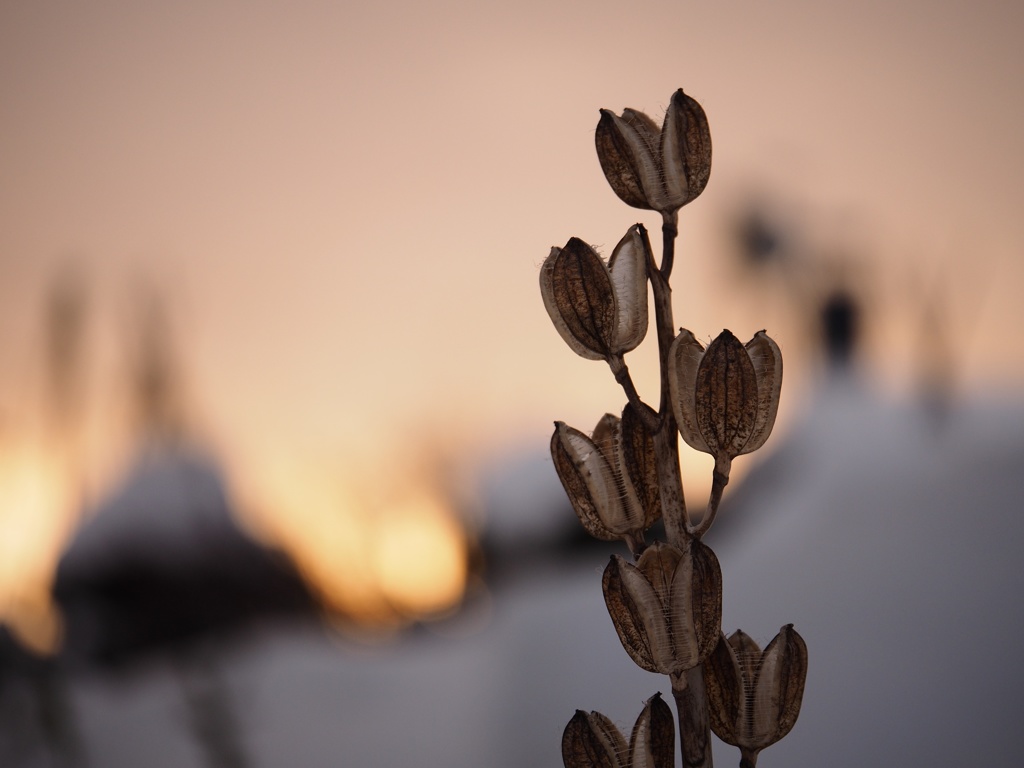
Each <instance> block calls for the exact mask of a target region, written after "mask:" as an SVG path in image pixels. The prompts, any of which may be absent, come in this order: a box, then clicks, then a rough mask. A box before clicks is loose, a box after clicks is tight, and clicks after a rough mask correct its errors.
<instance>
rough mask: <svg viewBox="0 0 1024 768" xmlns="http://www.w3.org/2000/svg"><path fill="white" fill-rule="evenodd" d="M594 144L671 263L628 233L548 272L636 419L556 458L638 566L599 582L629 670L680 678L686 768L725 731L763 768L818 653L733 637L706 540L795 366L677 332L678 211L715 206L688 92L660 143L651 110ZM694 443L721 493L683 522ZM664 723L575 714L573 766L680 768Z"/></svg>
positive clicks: (583, 517)
mask: <svg viewBox="0 0 1024 768" xmlns="http://www.w3.org/2000/svg"><path fill="white" fill-rule="evenodd" d="M595 145H596V148H597V154H598V159H599V161H600V164H601V168H602V170H603V171H604V174H605V178H606V179H607V181H608V183H609V185H610V186H611V188H612V191H613V192H614V193H615V194H616V195H617V196H618V197H619V198H620V199H621V200H622V201H623V202H625V203H626V204H628V205H630V206H633V207H635V208H642V209H647V210H651V211H656V212H658V213H660V214H661V218H662V253H661V262H660V264H659V263H658V262H657V261H656V259H655V256H654V253H653V249H652V248H651V242H650V237H649V235H648V232H647V229H646V228H645V227H644V226H643V225H642V224H635V225H633V226H631V227H630V228H629V230H627V232H626V234H625V236H623V238H622V239H621V240H620V241H619V242H618V244H617V245H616V246H615V249H614V251H613V252H612V254H611V256H610V258H609V259H608V260H607V262H606V261H604V260H603V259H602V258H601V256H600V255H599V254H598V253H597V252H596V251H595V250H594V249H593V248H592V247H591V246H589V245H587V244H586V243H585V242H584V241H582V240H580V239H579V238H575V237H574V238H571V239H570V240H569V241H568V242H567V243H566V245H565V246H564V247H563V248H557V247H555V248H552V249H551V252H550V254H549V255H548V258H547V259H546V260H545V262H544V266H543V267H542V269H541V275H540V287H541V295H542V297H543V300H544V306H545V308H546V310H547V312H548V315H549V316H550V318H551V320H552V323H553V324H554V326H555V329H556V330H557V331H558V333H559V335H560V336H561V337H562V339H563V340H564V341H565V343H566V344H567V345H568V346H569V348H570V349H572V350H573V351H574V352H575V353H576V354H578V355H580V356H581V357H583V358H585V359H590V360H604V361H605V362H606V364H607V365H608V366H609V368H610V370H611V373H612V375H613V376H614V377H615V380H616V381H617V382H618V383H619V385H620V386H621V387H622V390H623V393H624V395H625V399H626V406H625V408H624V409H623V411H622V416H621V418H620V417H617V416H614V415H612V414H606V415H605V416H604V417H602V419H601V420H600V421H599V422H598V424H597V427H596V428H595V429H594V431H593V433H592V434H591V435H589V436H588V435H586V434H584V433H583V432H580V431H579V430H576V429H574V428H572V427H569V426H568V425H566V424H564V423H562V422H556V423H555V432H554V434H553V435H552V438H551V455H552V460H553V463H554V465H555V469H556V471H557V473H558V476H559V479H560V480H561V482H562V485H563V487H564V488H565V491H566V494H567V495H568V497H569V500H570V502H571V503H572V506H573V509H574V510H575V512H576V514H577V517H578V518H579V519H580V522H581V524H582V525H583V527H584V528H585V529H586V530H587V531H588V532H589V533H590V534H591V535H593V536H595V537H596V538H599V539H604V540H609V541H614V540H621V541H623V542H624V543H625V544H626V546H627V548H628V550H629V552H630V555H631V556H632V558H633V560H634V561H635V562H632V563H631V562H629V561H628V560H627V559H625V558H623V557H621V556H619V555H613V556H612V558H611V561H610V562H609V563H608V566H607V567H606V568H605V571H604V576H603V578H602V590H603V592H604V597H605V604H606V606H607V608H608V612H609V615H610V617H611V619H612V624H613V626H614V628H615V631H616V633H617V634H618V637H619V640H620V641H621V643H622V646H623V648H624V649H625V651H626V652H627V654H628V655H629V657H630V658H631V659H632V660H633V661H634V662H635V663H636V664H637V665H638V666H640V667H641V668H642V669H645V670H647V671H649V672H653V673H656V674H663V675H667V676H668V678H669V682H670V685H671V689H672V695H673V699H674V700H675V703H676V710H677V720H678V725H679V746H680V754H681V756H682V764H683V766H684V768H712V764H713V761H712V753H711V732H712V730H714V732H715V733H716V734H717V735H718V736H719V737H720V738H722V739H723V740H724V741H726V742H727V743H730V744H733V745H734V746H737V747H738V748H739V749H740V764H741V766H749V767H750V768H753V766H754V765H755V763H756V761H757V756H758V753H759V752H760V750H761V749H763V748H764V747H766V746H768V745H769V744H771V743H774V741H777V740H778V739H779V738H782V736H784V735H785V734H786V733H788V732H789V730H790V729H791V728H792V726H793V723H794V722H795V721H796V715H797V714H798V712H799V708H800V700H801V698H802V695H803V679H804V675H805V674H806V646H804V644H803V640H802V639H801V638H800V637H799V635H797V634H796V632H795V630H793V629H792V625H787V627H784V628H783V630H782V631H781V632H780V634H779V636H778V637H777V638H776V640H774V641H773V642H772V644H770V645H769V646H768V648H767V649H766V650H765V652H764V654H761V652H760V649H759V648H757V646H756V644H753V641H750V642H747V640H748V639H749V638H746V635H743V634H742V633H736V634H734V635H733V636H732V637H730V638H728V639H726V638H725V637H724V635H722V631H721V621H722V575H721V569H720V567H719V565H718V559H717V557H715V554H714V552H713V551H712V550H711V549H710V548H709V547H708V546H707V545H705V544H704V543H703V541H702V539H703V537H704V535H705V534H706V533H707V532H708V530H709V529H710V528H711V526H712V524H713V523H714V521H715V518H716V516H717V514H718V509H719V506H720V504H721V501H722V497H723V495H724V491H725V487H726V485H727V484H728V482H729V475H730V472H731V468H732V461H733V460H734V459H735V458H736V457H737V456H741V455H744V454H747V453H751V452H752V451H754V450H757V449H758V448H760V447H761V446H762V445H764V443H765V441H766V440H767V439H768V436H769V435H770V434H771V431H772V427H773V425H774V423H775V416H776V413H777V411H778V404H779V395H780V391H781V386H782V355H781V352H780V350H779V347H778V345H777V344H776V343H775V341H773V340H772V339H771V338H770V337H769V336H768V335H767V334H766V333H765V332H764V331H761V332H759V333H757V334H755V335H754V337H753V338H752V339H751V340H750V341H749V342H747V343H746V344H743V343H741V342H740V341H739V340H738V339H737V338H736V337H735V336H734V335H733V334H732V333H731V332H729V331H723V332H722V333H721V334H719V336H718V337H717V338H715V339H714V340H713V341H712V342H711V343H710V344H709V345H708V346H707V347H706V348H705V347H704V346H703V345H702V344H701V343H700V342H699V341H697V339H696V337H695V336H694V334H693V333H691V332H690V331H688V330H686V329H680V330H679V332H678V333H677V332H676V325H675V321H674V318H673V311H672V288H671V284H670V278H671V275H672V270H673V266H674V264H675V250H676V239H677V237H678V235H679V210H680V209H681V208H682V207H683V206H685V205H688V204H689V203H691V202H693V200H695V199H696V198H697V197H698V196H699V195H700V194H701V192H703V190H704V188H705V187H706V185H707V182H708V178H709V176H710V172H711V134H710V130H709V128H708V123H707V117H706V116H705V114H704V110H703V109H702V108H701V106H700V104H698V103H697V101H696V100H694V99H693V98H692V97H690V96H688V95H686V94H685V93H684V92H683V91H682V89H679V90H677V91H676V92H675V93H674V94H673V96H672V99H671V103H670V105H669V108H668V110H667V111H666V114H665V118H664V121H663V123H662V125H661V127H660V128H659V127H658V125H657V124H656V123H655V122H654V121H653V120H651V118H649V117H648V116H647V115H645V114H643V113H642V112H638V111H637V110H632V109H627V110H624V111H623V113H622V114H621V115H616V114H615V113H613V112H611V111H609V110H601V118H600V121H599V123H598V126H597V130H596V132H595ZM648 283H649V284H650V287H651V294H652V296H653V314H654V325H655V332H656V335H657V339H658V360H659V365H660V374H661V375H660V392H659V396H658V406H657V408H653V407H651V406H650V405H648V404H647V403H645V402H644V400H643V399H642V397H641V394H640V392H639V391H638V390H637V388H636V385H635V383H634V382H633V379H632V376H631V375H630V372H629V368H628V366H627V364H626V360H625V356H626V354H628V353H629V352H631V351H632V350H633V349H635V348H636V347H637V346H638V345H639V344H640V343H641V342H642V341H643V340H644V338H645V335H646V332H647V326H648V323H649V317H648V292H647V286H648ZM680 437H681V438H682V440H683V442H685V443H686V444H687V445H688V446H689V447H691V448H693V449H695V450H698V451H703V452H706V453H709V454H711V455H712V456H713V457H714V458H715V466H714V470H713V472H712V486H711V493H710V496H709V498H708V502H707V505H706V507H705V509H704V511H703V514H702V515H701V516H700V517H699V518H698V519H696V520H693V519H691V518H690V516H689V514H688V513H687V508H686V502H685V496H684V492H683V483H682V473H681V471H680V456H679V442H680ZM659 518H661V519H662V520H663V522H664V527H665V541H655V542H652V543H648V542H647V541H646V539H645V532H646V531H647V530H648V529H649V528H650V527H651V525H652V524H653V523H654V522H656V521H657V520H658V519H659ZM751 670H753V671H751ZM766 700H767V701H768V702H769V703H768V704H766V703H765V701H766ZM667 709H668V708H667V705H665V703H664V702H663V701H662V700H661V699H660V697H659V696H658V695H655V697H652V698H651V699H649V700H648V702H647V704H646V706H645V709H644V712H643V713H642V714H641V717H640V718H639V719H638V720H637V725H636V726H635V727H634V731H633V736H632V738H631V740H630V742H629V743H628V744H627V742H626V740H625V738H624V737H623V736H622V734H621V733H619V731H618V730H617V729H616V728H615V727H614V726H613V725H612V724H611V723H610V722H609V721H608V720H607V718H605V717H604V716H603V715H601V714H600V713H598V712H591V713H590V714H587V713H585V712H582V711H578V712H577V713H576V716H575V717H574V718H573V719H572V720H571V721H570V723H569V725H568V726H567V727H566V730H565V734H564V736H563V744H562V751H563V761H564V764H565V765H566V766H567V768H583V767H584V766H592V765H602V766H605V765H606V766H621V767H622V768H627V767H628V766H638V765H644V766H652V765H655V766H662V765H664V766H666V767H667V766H670V765H671V764H672V762H673V760H672V758H671V752H672V751H673V748H672V747H671V744H672V738H671V737H672V735H673V734H672V733H671V732H670V731H671V718H670V717H669V718H668V720H666V716H665V712H666V711H667ZM666 722H668V725H667V726H666ZM666 728H668V729H669V730H668V731H666ZM666 745H669V746H668V755H666V752H665V750H666Z"/></svg>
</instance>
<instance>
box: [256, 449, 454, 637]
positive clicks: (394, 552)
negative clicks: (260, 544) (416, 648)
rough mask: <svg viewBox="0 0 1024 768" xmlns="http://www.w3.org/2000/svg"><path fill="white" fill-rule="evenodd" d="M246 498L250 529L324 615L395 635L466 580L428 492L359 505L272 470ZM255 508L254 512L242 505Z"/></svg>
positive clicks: (441, 505) (448, 603)
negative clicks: (262, 512)
mask: <svg viewBox="0 0 1024 768" xmlns="http://www.w3.org/2000/svg"><path fill="white" fill-rule="evenodd" d="M273 464H274V468H273V469H272V470H268V472H267V473H265V474H263V475H262V477H263V480H264V483H263V486H262V487H261V488H260V489H259V490H258V491H255V490H253V491H251V492H253V493H255V494H256V495H255V497H256V498H259V499H260V500H261V503H260V504H259V505H258V506H259V508H261V509H267V510H272V512H271V514H270V515H268V517H267V519H265V520H259V521H256V526H257V527H262V528H265V529H266V531H265V533H266V535H267V537H268V538H270V539H272V540H274V541H276V542H279V543H280V545H281V546H283V547H284V549H285V550H286V551H287V552H288V553H289V554H290V555H291V557H292V558H294V560H295V562H296V564H297V565H298V567H299V569H300V570H301V571H302V573H303V575H304V576H305V577H306V579H307V580H308V581H309V582H310V584H311V585H312V587H313V588H314V590H315V591H316V592H317V593H318V594H319V596H320V598H321V600H322V601H323V603H324V605H325V606H326V607H327V608H328V610H330V611H333V612H337V613H339V614H341V615H342V616H343V617H347V618H349V619H352V620H354V621H356V622H358V623H362V624H367V625H372V626H377V627H395V626H397V625H399V624H400V623H402V622H403V621H405V620H410V619H411V620H415V619H422V618H429V617H430V616H433V615H436V614H438V613H442V612H444V611H446V610H448V609H450V608H452V607H454V606H455V605H457V604H458V602H459V600H460V599H461V597H462V594H463V591H464V589H465V585H466V579H467V563H466V542H465V534H464V533H463V531H462V529H461V527H460V525H459V524H458V522H457V521H456V519H455V517H454V515H453V513H452V511H451V510H450V509H449V507H448V506H447V505H446V503H445V502H444V501H442V500H441V498H440V497H439V496H437V495H436V494H434V493H432V492H431V491H430V490H428V489H427V488H412V489H409V490H406V491H404V492H402V493H401V494H398V495H397V498H387V499H384V500H377V501H369V500H366V499H362V498H358V497H357V496H356V495H355V493H353V491H352V490H351V489H350V488H349V487H347V486H346V485H345V484H344V483H341V482H339V481H337V480H333V479H328V478H324V477H322V476H318V475H317V474H316V473H315V472H311V471H309V469H308V468H305V469H300V468H297V467H296V468H293V469H288V468H287V464H286V462H284V461H283V460H277V461H275V462H273ZM247 506H249V507H255V506H257V505H255V504H251V503H250V504H248V505H247Z"/></svg>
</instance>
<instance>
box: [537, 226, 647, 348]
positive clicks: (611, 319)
mask: <svg viewBox="0 0 1024 768" xmlns="http://www.w3.org/2000/svg"><path fill="white" fill-rule="evenodd" d="M540 291H541V297H542V298H543V299H544V307H545V308H546V309H547V311H548V315H549V316H550V317H551V321H552V322H553V323H554V325H555V329H556V330H557V331H558V333H559V334H560V335H561V337H562V338H563V339H564V340H565V343H566V344H568V345H569V348H570V349H572V350H573V352H575V353H576V354H578V355H580V356H581V357H585V358H587V359H589V360H603V359H605V358H607V357H609V356H610V355H622V354H625V353H626V352H629V351H630V350H632V349H635V348H636V347H637V345H639V344H640V342H641V341H643V339H644V336H645V335H646V334H647V243H646V240H645V238H644V237H643V236H642V235H641V232H640V228H639V227H638V226H636V225H634V226H632V227H630V228H629V231H628V232H626V234H625V236H624V237H623V238H622V239H621V240H620V241H619V242H618V244H617V245H616V246H615V250H614V251H612V256H611V258H610V259H609V260H608V263H607V264H605V263H604V262H603V261H602V260H601V257H600V256H598V255H597V253H596V252H595V251H594V249H593V248H591V247H590V246H589V245H587V244H586V243H584V242H583V241H582V240H580V239H579V238H576V237H574V238H571V239H570V240H569V242H568V243H566V244H565V247H564V248H552V249H551V253H550V254H548V257H547V259H545V261H544V265H543V266H542V267H541V271H540Z"/></svg>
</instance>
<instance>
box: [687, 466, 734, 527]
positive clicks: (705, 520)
mask: <svg viewBox="0 0 1024 768" xmlns="http://www.w3.org/2000/svg"><path fill="white" fill-rule="evenodd" d="M731 464H732V462H731V461H730V460H729V459H724V460H720V461H719V462H716V464H715V469H714V471H713V472H712V473H711V495H710V496H708V508H707V510H706V511H705V512H704V517H702V518H701V521H700V523H699V524H698V525H696V526H693V527H689V528H687V529H686V530H687V533H689V534H690V535H691V536H693V537H694V538H697V539H699V538H701V537H702V536H703V535H704V534H705V533H707V532H708V529H709V528H710V527H711V524H712V523H714V522H715V516H716V515H717V514H718V505H719V504H721V503H722V493H723V492H724V491H725V486H726V485H728V484H729V469H730V467H731Z"/></svg>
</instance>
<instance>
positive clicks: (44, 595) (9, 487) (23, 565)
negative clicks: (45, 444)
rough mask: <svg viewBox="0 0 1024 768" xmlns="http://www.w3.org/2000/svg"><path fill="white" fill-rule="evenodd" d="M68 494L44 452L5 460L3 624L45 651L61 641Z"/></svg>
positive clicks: (0, 488)
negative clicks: (58, 605)
mask: <svg viewBox="0 0 1024 768" xmlns="http://www.w3.org/2000/svg"><path fill="white" fill-rule="evenodd" d="M67 495H68V494H67V484H66V482H65V481H64V475H63V474H62V473H61V472H60V471H59V468H58V467H57V465H56V462H55V461H53V460H51V459H49V458H48V457H47V456H46V455H45V454H43V453H42V452H39V451H29V450H26V451H24V452H22V453H19V454H17V455H15V456H8V457H6V459H5V460H4V461H2V462H0V498H2V499H3V506H2V507H0V622H4V623H6V624H8V625H9V626H10V628H11V629H12V630H13V631H14V633H15V634H16V635H17V636H18V637H19V638H20V639H21V640H22V641H23V642H24V643H25V644H26V645H27V646H28V647H30V648H31V649H33V650H35V651H36V652H39V653H50V652H53V651H54V650H55V649H56V646H57V643H58V642H59V636H60V620H59V616H58V614H57V611H56V610H55V607H54V605H53V601H52V598H51V596H50V588H51V585H52V582H53V574H54V571H55V568H56V564H57V558H58V557H59V555H60V546H61V543H62V542H63V541H64V540H65V537H66V535H67V530H68V526H69V522H70V521H69V520H68V518H67V509H68V504H67Z"/></svg>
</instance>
